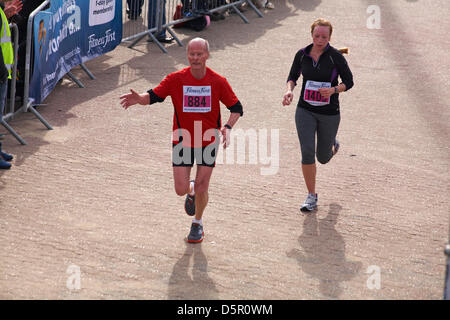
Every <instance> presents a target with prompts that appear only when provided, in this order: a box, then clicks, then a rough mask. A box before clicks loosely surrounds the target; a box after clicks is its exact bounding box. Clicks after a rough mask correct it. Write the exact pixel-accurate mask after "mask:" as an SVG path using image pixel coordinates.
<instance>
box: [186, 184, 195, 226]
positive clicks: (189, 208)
mask: <svg viewBox="0 0 450 320" xmlns="http://www.w3.org/2000/svg"><path fill="white" fill-rule="evenodd" d="M191 184H194V180H192V181H191ZM184 211H186V213H187V215H188V216H191V217H192V216H193V215H195V194H194V195H193V196H191V195H190V194H189V193H188V194H187V195H186V200H185V201H184Z"/></svg>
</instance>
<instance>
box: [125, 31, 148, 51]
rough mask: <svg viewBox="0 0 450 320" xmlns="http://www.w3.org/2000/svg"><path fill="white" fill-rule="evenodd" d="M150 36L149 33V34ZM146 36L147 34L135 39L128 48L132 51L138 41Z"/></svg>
mask: <svg viewBox="0 0 450 320" xmlns="http://www.w3.org/2000/svg"><path fill="white" fill-rule="evenodd" d="M149 34H151V33H149ZM146 35H147V32H146V33H144V34H143V35H141V36H140V37H138V38H136V40H134V41H133V42H132V43H130V45H129V46H128V48H130V49H132V48H133V47H134V46H135V45H136V44H137V43H138V42H139V41H141V40H142V39H143V38H144V37H145V36H146Z"/></svg>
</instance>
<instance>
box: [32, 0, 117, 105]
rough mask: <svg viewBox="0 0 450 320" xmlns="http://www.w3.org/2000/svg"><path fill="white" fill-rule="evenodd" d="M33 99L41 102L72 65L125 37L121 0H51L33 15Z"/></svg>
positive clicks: (110, 47)
mask: <svg viewBox="0 0 450 320" xmlns="http://www.w3.org/2000/svg"><path fill="white" fill-rule="evenodd" d="M33 26H34V30H33V37H34V55H33V57H34V60H33V61H34V65H33V70H32V71H33V73H32V77H31V82H30V99H31V100H32V101H33V104H34V105H38V104H40V103H42V101H44V99H45V98H46V97H47V96H48V95H49V94H50V92H51V91H52V90H53V88H54V87H55V85H56V84H57V83H58V81H59V80H60V79H61V78H62V77H63V76H64V75H65V74H66V73H67V72H69V71H70V70H71V69H72V68H73V67H75V66H77V65H79V64H81V63H84V62H86V61H88V60H90V59H93V58H95V57H98V56H100V55H103V54H105V53H107V52H109V51H111V50H114V48H115V47H116V46H117V45H119V44H120V42H121V40H122V0H51V2H50V8H49V9H47V10H45V11H41V12H39V13H38V14H37V15H36V16H35V18H34V24H33Z"/></svg>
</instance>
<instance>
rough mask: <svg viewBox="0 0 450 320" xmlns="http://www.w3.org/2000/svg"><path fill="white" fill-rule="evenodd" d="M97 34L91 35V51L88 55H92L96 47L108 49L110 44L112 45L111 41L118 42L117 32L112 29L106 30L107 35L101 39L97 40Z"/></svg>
mask: <svg viewBox="0 0 450 320" xmlns="http://www.w3.org/2000/svg"><path fill="white" fill-rule="evenodd" d="M95 36H96V34H91V35H90V36H89V37H88V39H89V50H88V53H91V50H92V49H94V48H96V47H102V48H104V47H106V45H107V44H108V43H110V42H111V41H115V40H116V32H115V31H111V29H108V30H106V32H105V35H104V36H102V37H100V38H96V37H95Z"/></svg>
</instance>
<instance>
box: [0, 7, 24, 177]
mask: <svg viewBox="0 0 450 320" xmlns="http://www.w3.org/2000/svg"><path fill="white" fill-rule="evenodd" d="M14 3H19V1H12V2H11V4H14ZM3 8H4V7H3V2H0V17H1V19H2V21H1V22H2V26H1V29H0V47H1V50H0V120H2V119H3V113H4V109H5V104H6V93H7V91H8V79H11V69H12V65H13V63H14V52H13V47H12V44H11V31H10V29H9V22H8V19H7V17H6V14H5V12H4V11H3ZM9 8H11V5H10V6H9ZM15 11H16V10H9V11H8V13H13V14H15V13H16V12H15ZM19 11H20V9H19ZM12 159H13V157H12V156H11V155H10V154H7V153H5V152H3V151H2V144H1V143H0V169H9V168H10V167H11V164H10V163H9V161H11V160H12Z"/></svg>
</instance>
